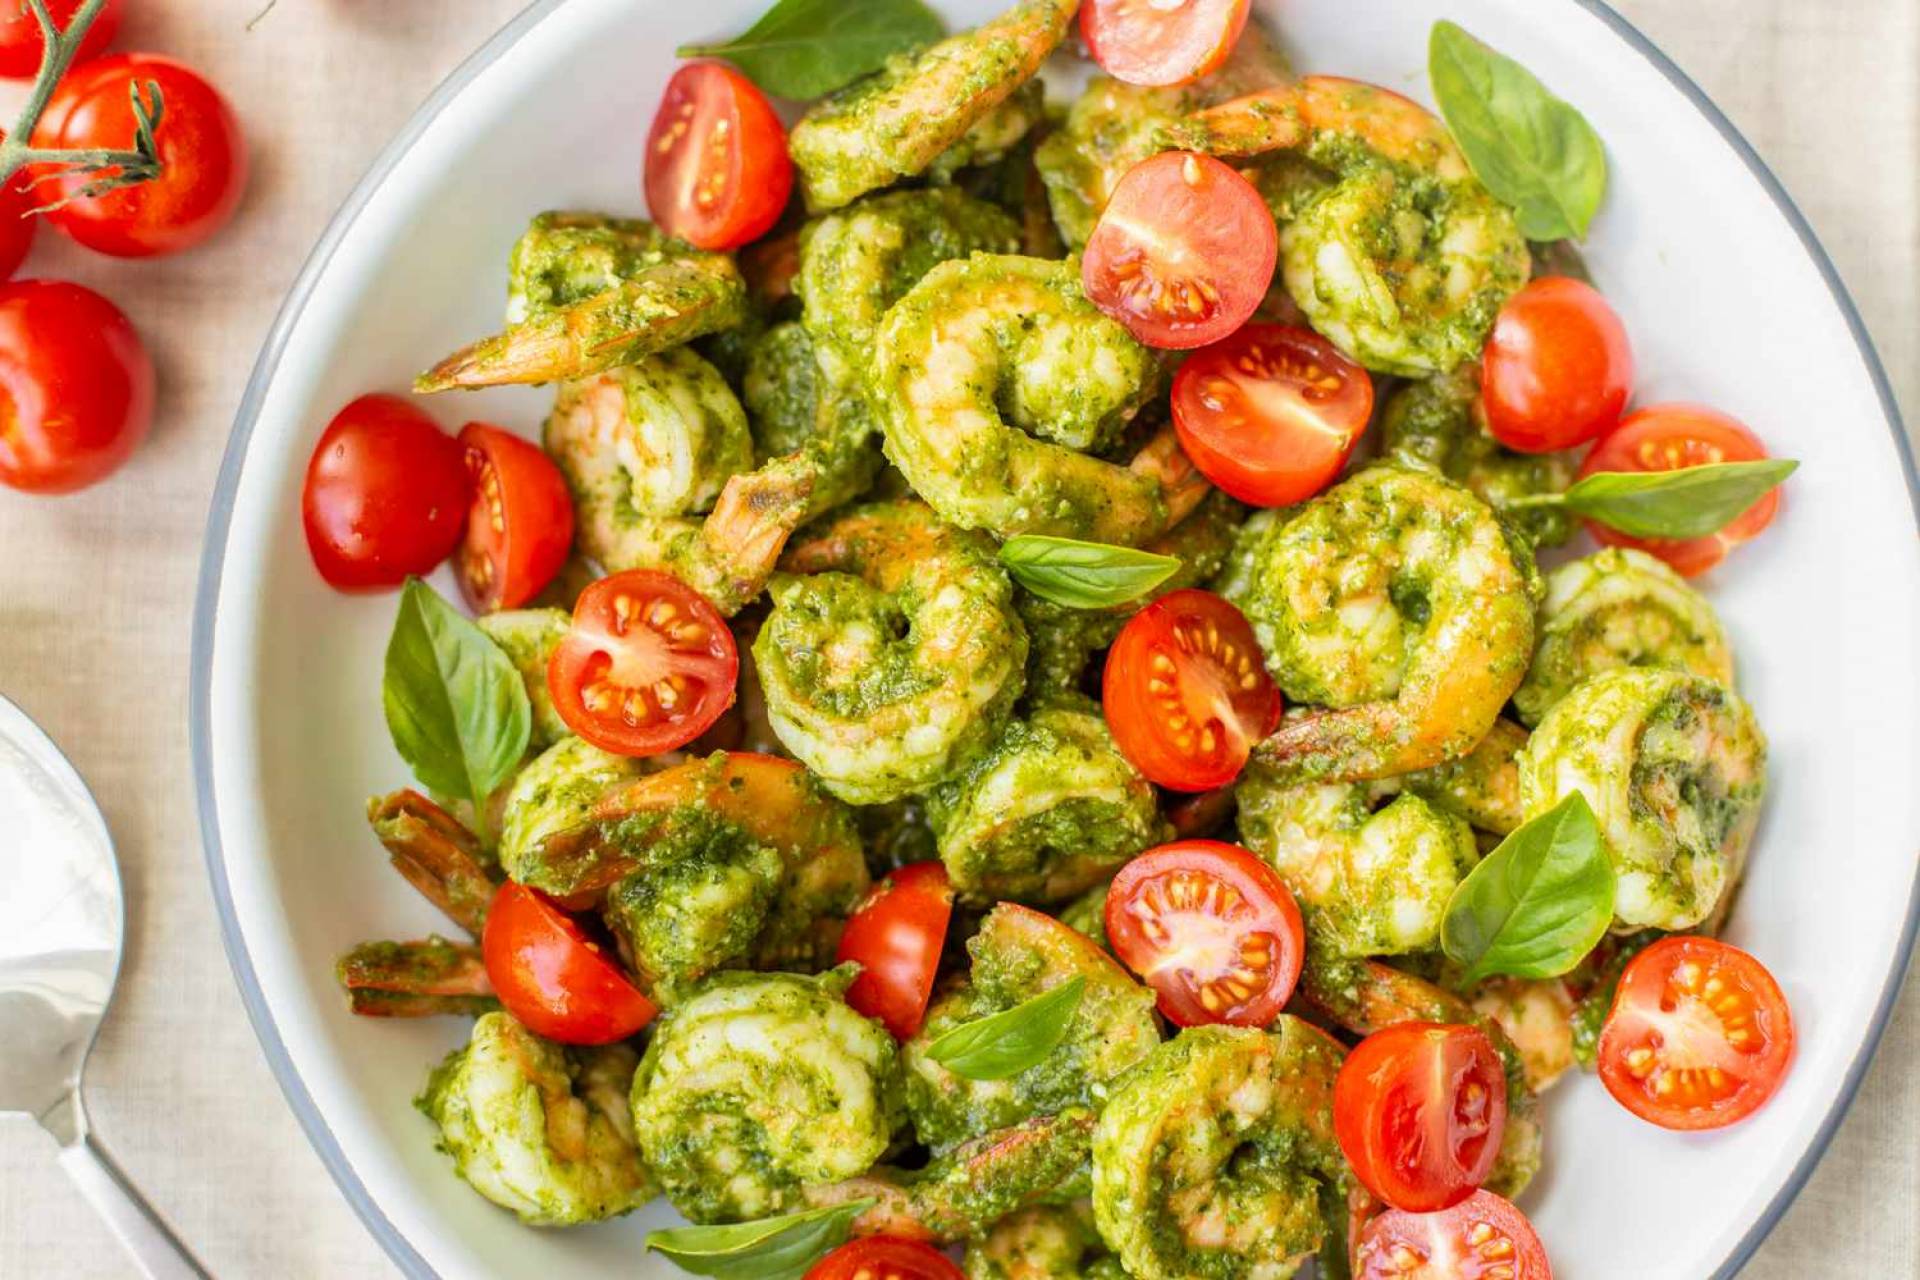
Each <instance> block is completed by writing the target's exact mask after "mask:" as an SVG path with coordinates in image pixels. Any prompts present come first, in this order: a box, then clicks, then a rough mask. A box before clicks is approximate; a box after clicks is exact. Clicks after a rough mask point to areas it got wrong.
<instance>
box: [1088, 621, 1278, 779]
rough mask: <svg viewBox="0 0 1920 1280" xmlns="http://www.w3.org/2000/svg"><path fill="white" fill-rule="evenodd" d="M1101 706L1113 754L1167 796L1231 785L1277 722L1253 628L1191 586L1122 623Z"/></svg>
mask: <svg viewBox="0 0 1920 1280" xmlns="http://www.w3.org/2000/svg"><path fill="white" fill-rule="evenodd" d="M1100 701H1101V704H1102V706H1103V708H1104V709H1105V711H1106V715H1107V726H1108V728H1110V729H1111V730H1112V731H1113V740H1114V744H1115V745H1116V746H1118V747H1119V748H1120V754H1121V755H1124V756H1125V757H1126V758H1127V759H1128V760H1130V761H1132V762H1133V767H1134V768H1136V769H1138V770H1139V771H1140V772H1141V773H1143V774H1145V775H1146V776H1147V777H1148V779H1150V780H1151V781H1154V782H1157V783H1159V784H1160V785H1161V786H1163V787H1171V788H1173V789H1174V790H1175V791H1210V790H1212V789H1213V788H1214V787H1222V786H1225V785H1226V784H1227V783H1229V782H1232V781H1233V780H1234V779H1235V778H1236V777H1238V776H1239V774H1240V770H1241V769H1243V768H1245V767H1246V763H1247V757H1248V755H1250V754H1251V753H1252V751H1253V747H1254V744H1255V743H1257V742H1259V741H1260V740H1261V739H1263V738H1265V737H1266V736H1267V735H1268V734H1270V733H1272V732H1273V731H1274V728H1275V727H1276V726H1278V725H1279V723H1280V690H1279V689H1277V688H1275V687H1274V683H1273V677H1272V676H1269V675H1268V674H1267V668H1266V663H1265V661H1264V660H1263V659H1262V658H1261V656H1260V642H1259V641H1257V640H1255V639H1254V637H1253V627H1252V626H1251V625H1250V624H1249V623H1248V622H1247V619H1246V617H1245V616H1244V615H1243V614H1242V613H1241V612H1240V611H1239V610H1238V609H1236V608H1234V607H1233V606H1232V605H1231V604H1228V603H1227V602H1226V601H1225V600H1223V599H1221V598H1220V597H1219V596H1217V595H1214V594H1213V593H1212V592H1211V591H1198V590H1195V589H1193V588H1188V589H1186V590H1183V591H1171V592H1168V593H1167V594H1166V595H1164V596H1161V597H1160V598H1159V599H1158V600H1155V601H1154V602H1153V603H1152V604H1150V605H1148V606H1147V607H1146V608H1144V609H1142V610H1141V611H1140V612H1139V613H1136V614H1134V615H1133V617H1132V618H1130V619H1128V620H1127V625H1126V626H1125V627H1123V628H1121V630H1120V635H1119V637H1118V638H1117V639H1115V640H1114V642H1113V648H1112V649H1110V650H1109V651H1108V652H1107V666H1106V672H1105V674H1104V676H1103V677H1102V687H1101V691H1100Z"/></svg>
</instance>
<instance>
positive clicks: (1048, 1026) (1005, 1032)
mask: <svg viewBox="0 0 1920 1280" xmlns="http://www.w3.org/2000/svg"><path fill="white" fill-rule="evenodd" d="M1086 989H1087V980H1086V978H1085V977H1083V976H1076V977H1073V978H1069V979H1067V981H1065V982H1063V983H1061V984H1060V985H1059V986H1057V987H1053V988H1050V989H1049V990H1046V991H1042V992H1041V993H1040V994H1039V995H1037V996H1035V997H1034V998H1033V999H1031V1000H1022V1001H1021V1002H1020V1003H1019V1004H1017V1005H1015V1006H1013V1008H1011V1009H1004V1010H1002V1011H1001V1012H999V1013H996V1014H992V1015H990V1016H988V1017H985V1018H981V1019H980V1020H979V1021H977V1022H963V1023H961V1024H960V1025H959V1026H957V1027H954V1028H953V1029H951V1030H949V1031H946V1032H943V1033H942V1034H941V1036H940V1038H939V1039H938V1040H935V1041H934V1042H933V1043H932V1044H930V1045H928V1046H927V1056H928V1057H929V1058H932V1059H933V1060H934V1061H935V1062H938V1063H939V1064H941V1065H942V1066H944V1067H945V1068H946V1069H947V1070H949V1071H951V1072H953V1073H954V1074H955V1075H957V1076H965V1077H966V1078H967V1079H969V1080H1005V1079H1006V1078H1007V1077H1008V1076H1017V1075H1019V1074H1020V1073H1021V1072H1022V1071H1025V1070H1026V1069H1027V1068H1028V1067H1030V1066H1032V1065H1033V1064H1034V1063H1036V1062H1039V1061H1040V1060H1041V1059H1042V1058H1044V1057H1046V1056H1047V1055H1048V1054H1049V1053H1052V1052H1053V1049H1054V1046H1055V1045H1057V1044H1059V1043H1060V1041H1061V1039H1062V1038H1063V1037H1065V1036H1066V1034H1067V1025H1068V1024H1069V1023H1071V1022H1072V1021H1073V1015H1074V1011H1075V1010H1077V1009H1078V1008H1079V1007H1080V996H1081V994H1082V993H1083V992H1085V991H1086Z"/></svg>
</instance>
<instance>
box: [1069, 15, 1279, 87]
mask: <svg viewBox="0 0 1920 1280" xmlns="http://www.w3.org/2000/svg"><path fill="white" fill-rule="evenodd" d="M1247 9H1248V0H1086V3H1085V4H1083V5H1081V6H1080V36H1081V38H1082V39H1084V40H1085V41H1086V42H1087V52H1088V53H1090V54H1092V55H1093V60H1094V61H1095V62H1097V63H1099V64H1100V69H1101V70H1102V71H1105V72H1106V73H1107V74H1108V75H1110V76H1112V77H1113V78H1114V79H1116V80H1124V81H1126V82H1127V83H1128V84H1143V85H1154V86H1166V85H1177V84H1186V83H1188V82H1189V81H1192V80H1198V79H1199V78H1200V77H1201V76H1203V75H1206V74H1207V73H1208V72H1209V71H1212V70H1214V69H1215V68H1216V67H1218V66H1219V65H1220V64H1221V63H1223V62H1225V61H1226V60H1227V55H1228V54H1230V53H1232V52H1233V44H1234V41H1236V40H1238V39H1239V38H1240V32H1241V31H1242V30H1243V29H1244V28H1245V27H1246V25H1247Z"/></svg>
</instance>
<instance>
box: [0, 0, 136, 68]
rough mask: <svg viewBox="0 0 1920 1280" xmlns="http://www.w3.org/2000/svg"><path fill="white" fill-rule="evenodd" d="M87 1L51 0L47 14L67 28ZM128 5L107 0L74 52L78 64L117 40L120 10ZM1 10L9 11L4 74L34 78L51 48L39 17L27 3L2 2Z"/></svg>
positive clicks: (2, 44) (0, 23)
mask: <svg viewBox="0 0 1920 1280" xmlns="http://www.w3.org/2000/svg"><path fill="white" fill-rule="evenodd" d="M86 2H87V0H47V16H48V17H50V18H52V19H53V25H54V26H56V27H58V28H60V30H62V31H65V30H66V29H67V28H68V27H70V26H72V25H73V15H74V14H76V13H78V12H80V6H81V5H83V4H85V3H86ZM125 7H126V5H125V3H124V0H107V2H106V3H105V4H104V5H101V6H100V12H99V13H98V14H97V15H96V16H95V17H94V19H93V25H92V26H90V27H88V28H87V34H86V35H85V36H84V37H83V38H82V39H81V41H80V52H79V53H77V54H75V55H74V59H73V61H74V65H76V66H77V65H79V64H80V63H82V62H85V61H87V60H88V59H89V58H97V57H99V56H100V52H101V50H103V49H105V48H106V47H107V46H108V45H110V44H112V43H113V37H114V36H115V35H117V34H119V31H120V13H121V10H122V9H124V8H125ZM0 13H4V14H6V15H7V16H6V17H4V18H0V76H5V77H7V78H8V79H10V80H31V79H33V77H34V75H35V74H37V73H38V72H39V70H40V59H41V58H43V57H45V56H46V52H47V42H46V40H45V38H43V37H42V36H41V34H40V23H39V20H38V19H36V18H35V17H34V16H33V10H32V9H31V8H29V7H28V6H27V5H26V4H24V3H22V4H8V5H4V6H0Z"/></svg>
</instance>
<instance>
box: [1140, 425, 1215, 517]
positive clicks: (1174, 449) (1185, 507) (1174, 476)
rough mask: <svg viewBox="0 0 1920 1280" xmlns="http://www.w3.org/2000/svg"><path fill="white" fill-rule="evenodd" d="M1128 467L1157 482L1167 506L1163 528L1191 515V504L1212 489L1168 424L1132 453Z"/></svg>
mask: <svg viewBox="0 0 1920 1280" xmlns="http://www.w3.org/2000/svg"><path fill="white" fill-rule="evenodd" d="M1128 469H1129V470H1131V471H1134V472H1137V473H1138V474H1140V475H1143V476H1148V477H1151V478H1152V479H1155V480H1158V481H1159V482H1160V498H1161V501H1162V502H1163V503H1165V504H1166V509H1167V511H1166V521H1165V523H1164V525H1163V526H1162V527H1163V528H1164V529H1172V528H1173V527H1174V526H1175V525H1177V524H1179V523H1180V522H1181V521H1182V520H1185V519H1186V518H1187V517H1188V516H1190V515H1192V514H1193V510H1194V508H1195V507H1198V506H1199V505H1200V503H1201V502H1202V501H1203V500H1204V499H1205V498H1206V496H1207V495H1208V494H1209V493H1212V492H1213V486H1212V485H1211V484H1209V483H1208V482H1207V478H1206V477H1205V476H1204V475H1202V474H1200V468H1198V467H1196V466H1194V465H1193V460H1192V459H1191V458H1189V457H1187V455H1186V452H1185V451H1184V450H1183V449H1181V447H1180V437H1179V436H1178V435H1176V434H1175V432H1174V430H1173V428H1172V427H1165V428H1162V429H1161V430H1160V432H1159V433H1158V434H1156V435H1155V436H1154V437H1153V439H1151V440H1149V441H1148V442H1147V444H1146V447H1145V448H1143V449H1141V450H1140V452H1139V453H1137V454H1135V455H1134V458H1133V461H1132V462H1131V463H1129V464H1128Z"/></svg>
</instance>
